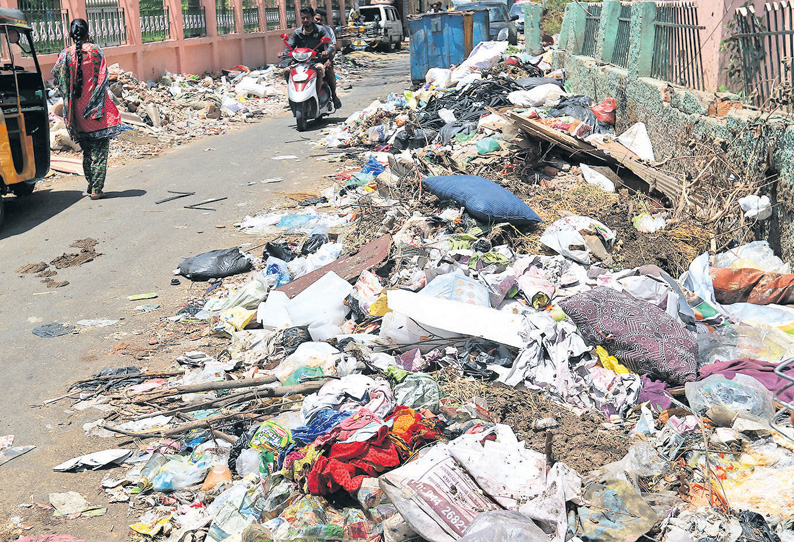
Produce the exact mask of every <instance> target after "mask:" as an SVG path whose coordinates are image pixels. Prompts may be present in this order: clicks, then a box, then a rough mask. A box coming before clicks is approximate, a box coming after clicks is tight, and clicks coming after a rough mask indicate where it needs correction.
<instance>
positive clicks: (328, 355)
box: [273, 342, 340, 383]
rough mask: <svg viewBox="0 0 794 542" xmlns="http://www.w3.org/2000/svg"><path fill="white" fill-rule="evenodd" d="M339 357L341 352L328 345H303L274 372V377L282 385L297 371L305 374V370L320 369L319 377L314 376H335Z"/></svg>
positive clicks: (313, 343)
mask: <svg viewBox="0 0 794 542" xmlns="http://www.w3.org/2000/svg"><path fill="white" fill-rule="evenodd" d="M339 356H340V354H339V351H338V350H337V349H336V348H334V347H333V346H331V345H330V344H328V343H315V342H311V343H309V342H307V343H303V344H301V345H300V346H299V347H298V348H297V350H295V352H293V353H292V354H290V355H289V356H288V357H287V358H286V359H285V360H284V361H282V362H281V364H279V366H278V367H276V368H275V369H274V370H273V375H274V376H275V377H276V378H278V379H279V381H280V382H282V383H284V382H286V381H287V380H288V379H289V378H290V376H292V373H294V372H295V371H298V370H303V373H304V374H305V369H316V368H318V369H320V371H321V372H320V373H319V375H318V374H314V375H312V376H320V375H325V376H335V375H336V360H337V359H338V358H339Z"/></svg>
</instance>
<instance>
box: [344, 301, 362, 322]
mask: <svg viewBox="0 0 794 542" xmlns="http://www.w3.org/2000/svg"><path fill="white" fill-rule="evenodd" d="M345 305H347V306H348V307H350V312H351V313H352V314H353V321H354V322H356V323H357V324H360V323H361V322H363V321H364V319H365V318H366V317H367V315H366V314H364V311H363V310H362V308H361V303H359V301H358V298H357V297H356V296H354V295H353V294H348V296H347V297H346V298H345Z"/></svg>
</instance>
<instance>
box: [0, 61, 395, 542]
mask: <svg viewBox="0 0 794 542" xmlns="http://www.w3.org/2000/svg"><path fill="white" fill-rule="evenodd" d="M384 58H388V60H387V61H386V62H385V63H384V64H383V65H382V66H380V67H378V68H376V69H375V70H373V71H372V72H371V73H370V74H368V75H367V76H366V77H365V78H364V79H363V80H359V81H357V82H354V87H353V89H352V91H350V92H346V93H343V94H342V99H343V102H344V104H343V105H344V106H343V108H342V110H341V111H340V112H339V113H338V115H337V117H336V118H334V119H330V120H329V121H326V122H323V123H321V124H320V125H312V126H311V127H310V130H309V131H307V132H304V133H298V132H297V131H296V130H295V122H294V119H293V118H292V116H291V115H289V114H288V113H285V114H284V115H281V116H279V117H276V118H273V119H269V120H265V121H263V122H259V123H257V124H252V125H251V126H248V127H245V128H243V129H241V130H239V131H236V132H232V133H229V134H226V135H222V136H215V137H209V138H204V139H201V140H198V141H194V142H192V143H190V144H187V145H185V146H182V147H178V148H176V149H174V150H171V151H169V152H167V153H165V154H164V155H161V156H158V157H156V158H152V159H148V160H141V161H136V162H134V163H131V164H128V165H126V166H123V167H120V168H117V169H111V171H110V173H109V175H108V180H107V184H106V192H107V193H108V196H109V197H108V198H107V199H104V200H98V201H92V200H90V199H89V198H88V197H87V196H85V193H84V191H85V181H84V180H83V178H82V177H76V176H75V177H72V178H70V179H68V180H61V181H58V182H55V183H51V184H52V185H51V186H50V187H49V188H46V189H44V190H40V189H37V190H36V192H34V194H33V195H32V196H30V197H29V198H22V199H16V198H13V197H8V198H6V211H7V216H6V223H5V227H4V228H3V230H0V255H2V256H1V257H0V262H2V264H1V265H0V285H1V287H0V344H2V345H3V348H2V351H1V352H2V355H0V371H1V372H0V374H1V375H2V379H1V380H0V382H2V388H3V389H2V393H0V436H2V435H7V434H12V435H15V436H16V439H15V442H14V444H15V445H31V444H32V445H35V446H36V449H34V450H33V451H31V452H29V453H28V454H26V455H24V456H22V457H19V458H17V459H14V460H13V461H11V462H9V463H6V464H5V465H2V466H0V525H2V524H3V523H5V521H6V520H7V519H8V518H9V517H13V516H20V517H21V518H22V522H23V523H24V524H30V525H32V526H33V528H32V529H30V530H29V531H26V532H25V534H30V535H43V534H50V533H64V534H71V535H73V536H76V537H78V538H87V539H88V540H89V541H93V542H112V541H116V540H119V541H121V540H127V539H128V532H129V529H128V527H127V526H128V525H129V524H131V523H134V522H135V521H137V519H138V517H139V516H140V512H138V511H134V510H131V509H130V508H129V506H128V505H127V504H126V503H119V504H110V505H108V513H107V515H105V516H103V517H97V518H78V519H74V520H64V519H53V518H52V511H51V510H43V509H41V507H39V506H37V505H36V503H39V504H46V503H48V494H49V493H51V492H64V491H77V492H79V493H80V494H82V495H83V496H84V497H85V498H86V499H87V500H88V501H89V502H91V503H92V504H98V505H107V498H106V497H105V494H104V493H103V492H102V490H101V488H100V481H101V480H102V478H103V477H104V476H105V475H106V474H108V471H104V472H103V471H97V472H85V473H56V472H53V471H52V467H53V466H55V465H58V464H60V463H61V462H63V461H66V460H67V459H70V458H72V457H75V456H77V455H81V454H85V453H90V452H94V451H98V450H102V449H106V448H113V447H116V439H112V438H97V437H92V438H88V437H85V435H84V432H83V429H82V425H83V424H84V423H86V422H92V421H95V420H97V419H99V418H101V417H102V414H103V413H102V412H100V411H98V410H95V409H93V408H89V409H88V410H86V411H82V412H72V411H70V410H69V407H70V405H71V403H70V402H69V401H59V402H54V403H50V404H47V405H43V402H44V401H45V400H47V399H51V398H55V397H58V396H60V395H63V394H64V393H66V386H67V384H68V383H70V382H72V381H74V380H77V379H80V378H86V377H88V376H90V375H92V374H95V373H96V372H97V371H99V370H100V369H102V368H103V367H107V366H123V365H128V364H130V359H129V358H122V357H120V356H119V355H117V354H115V353H114V352H113V346H114V345H115V344H118V343H119V342H124V341H126V342H134V339H135V338H136V337H139V336H140V335H142V334H144V333H145V331H146V330H147V329H149V328H150V327H151V325H152V324H153V323H155V322H156V321H157V319H159V318H163V317H166V316H170V315H172V314H173V312H172V311H173V310H174V307H176V306H177V304H178V303H179V302H180V301H181V300H183V299H184V298H185V297H186V294H187V293H188V292H187V289H188V288H189V287H190V286H189V282H190V281H188V280H186V279H182V284H181V285H180V286H171V285H170V281H171V279H172V278H173V275H172V272H171V271H172V270H173V269H174V268H176V266H177V265H178V264H179V262H180V261H181V260H182V259H183V258H184V257H186V256H191V255H195V254H198V253H201V252H205V251H207V250H213V249H217V248H228V247H231V246H235V245H238V244H241V243H246V242H250V241H252V239H251V237H250V236H247V235H245V234H242V233H240V232H239V230H237V229H236V228H234V227H233V224H234V223H235V222H238V221H239V220H241V219H242V218H243V217H244V216H245V215H246V214H255V213H257V212H258V211H262V210H266V209H268V208H269V206H270V205H272V201H274V200H275V199H278V198H279V195H278V194H276V192H300V191H309V190H312V189H315V190H316V189H317V188H318V187H322V186H327V185H328V184H329V182H328V179H326V178H325V177H324V176H325V175H328V174H332V173H334V172H335V166H334V165H333V164H329V163H327V162H323V161H318V160H317V155H319V154H321V153H322V149H323V148H324V147H315V146H313V145H311V144H310V142H316V141H318V140H319V139H320V137H321V134H320V133H319V130H320V129H321V128H322V127H324V126H327V125H328V124H329V123H331V122H338V121H342V120H344V118H345V117H347V116H348V115H349V114H351V113H353V112H354V111H357V110H360V109H363V108H364V107H366V106H367V105H369V103H371V102H372V101H373V100H374V99H376V98H379V97H380V98H385V97H386V96H387V95H388V93H389V92H390V91H401V90H402V89H404V88H406V87H407V86H408V85H409V84H410V81H409V76H408V74H409V71H410V69H409V58H408V55H407V54H405V53H401V54H394V55H390V56H389V57H384ZM343 84H344V82H343ZM282 155H295V156H298V158H299V159H298V160H273V157H276V156H282ZM273 177H282V178H283V179H284V181H283V182H281V183H278V184H262V183H259V182H258V181H260V180H263V179H266V178H273ZM251 183H253V184H251ZM168 190H174V191H182V192H195V193H196V195H195V196H194V197H192V198H185V199H181V200H176V201H173V202H169V203H165V204H162V205H156V204H155V201H157V200H160V199H163V198H165V197H168V196H169V195H170V194H168V193H167V191H168ZM224 196H225V197H227V198H228V199H227V200H225V201H222V202H219V203H214V204H211V205H210V207H212V208H214V209H216V211H201V210H190V209H184V208H183V206H184V205H188V204H191V203H196V202H199V201H202V200H205V199H209V198H216V197H224ZM219 226H222V227H219ZM85 238H93V239H96V240H97V241H98V242H99V243H98V245H97V247H96V249H97V251H98V252H99V253H101V254H102V255H101V256H100V257H98V258H97V259H95V260H94V261H91V262H88V263H85V264H83V265H80V266H77V267H71V268H68V269H63V270H59V271H58V274H57V275H56V276H55V277H53V279H54V280H57V281H63V280H67V281H69V285H68V286H65V287H63V288H56V289H48V288H47V287H46V286H45V285H44V284H42V283H41V281H40V279H39V278H36V277H35V276H33V275H29V274H27V275H21V274H19V273H16V272H15V270H16V269H18V268H20V267H22V266H24V265H26V264H31V263H37V262H41V261H44V262H50V261H51V260H53V259H54V258H56V257H58V256H60V255H61V254H63V253H73V252H77V251H78V249H75V248H71V247H70V246H69V245H70V244H71V243H73V242H74V241H76V240H79V239H85ZM148 292H156V293H158V294H159V297H158V298H157V299H154V300H151V301H137V302H135V301H128V300H127V296H130V295H134V294H141V293H148ZM142 303H160V304H162V308H161V309H159V310H155V311H152V312H147V313H142V314H136V313H134V311H133V309H134V307H135V306H136V305H139V304H142ZM83 319H114V320H115V319H122V320H121V322H119V323H118V324H116V325H114V326H110V327H105V328H90V329H87V330H86V331H85V332H82V333H79V334H69V335H65V336H61V337H55V338H40V337H37V336H35V335H33V334H32V333H31V331H32V329H33V328H34V327H36V326H39V325H42V324H49V323H53V322H60V323H69V324H74V323H75V322H77V321H78V320H83ZM143 368H145V366H144V367H143ZM111 474H112V472H111ZM20 505H22V506H20ZM29 505H32V506H29ZM128 514H129V515H128ZM1 533H2V531H1V530H0V539H2V534H1Z"/></svg>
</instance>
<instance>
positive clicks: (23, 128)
mask: <svg viewBox="0 0 794 542" xmlns="http://www.w3.org/2000/svg"><path fill="white" fill-rule="evenodd" d="M23 57H29V60H28V61H27V62H24V63H23V62H22V59H23ZM0 58H1V59H0V62H2V66H0V227H2V225H3V219H4V218H5V211H4V206H3V198H2V196H3V195H6V194H8V193H12V194H14V195H16V196H27V195H30V194H31V193H32V192H33V188H34V187H35V184H36V181H37V180H38V179H42V178H43V177H44V176H45V175H46V174H47V171H49V169H50V123H49V115H48V110H47V98H46V96H47V95H46V90H45V88H44V80H43V79H42V76H41V66H39V60H38V58H36V52H35V51H34V49H33V37H32V36H31V27H30V24H29V23H28V21H27V17H26V16H25V14H24V13H23V12H21V11H19V10H17V9H5V8H0ZM31 60H32V64H33V65H32V66H31V62H30V61H31ZM20 64H22V65H20Z"/></svg>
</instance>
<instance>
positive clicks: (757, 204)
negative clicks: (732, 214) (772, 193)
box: [739, 195, 772, 220]
mask: <svg viewBox="0 0 794 542" xmlns="http://www.w3.org/2000/svg"><path fill="white" fill-rule="evenodd" d="M739 205H740V206H741V207H742V211H744V216H745V217H746V218H749V219H751V220H766V219H767V218H769V217H770V216H772V203H771V202H770V201H769V198H768V197H767V196H761V197H758V196H755V195H750V196H745V197H743V198H740V199H739Z"/></svg>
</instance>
